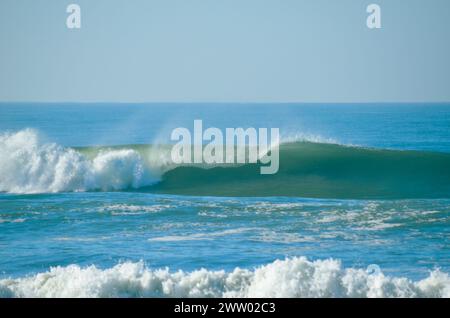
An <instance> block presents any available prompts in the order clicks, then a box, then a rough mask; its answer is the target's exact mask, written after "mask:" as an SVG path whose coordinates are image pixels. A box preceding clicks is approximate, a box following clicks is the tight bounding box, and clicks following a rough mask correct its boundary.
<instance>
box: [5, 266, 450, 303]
mask: <svg viewBox="0 0 450 318" xmlns="http://www.w3.org/2000/svg"><path fill="white" fill-rule="evenodd" d="M0 297H102V298H106V297H256V298H260V297H288V298H298V297H358V298H361V297H411V298H412V297H446V298H448V297H450V277H449V275H448V274H446V273H443V272H440V271H439V270H435V271H433V272H431V273H430V275H429V277H428V278H426V279H423V280H420V281H416V282H414V281H411V280H409V279H407V278H404V277H400V278H394V277H388V276H385V275H384V274H383V273H381V272H379V273H372V274H370V273H368V272H367V271H366V270H363V269H354V268H343V267H342V265H341V263H340V261H338V260H333V259H328V260H318V261H309V260H307V259H306V258H304V257H299V258H291V259H286V260H277V261H275V262H273V263H270V264H267V265H264V266H261V267H258V268H256V269H254V270H247V269H239V268H236V269H234V270H233V271H231V272H226V271H209V270H206V269H200V270H196V271H193V272H184V271H177V272H171V271H170V270H169V269H159V270H151V269H149V268H147V267H146V266H145V265H144V263H142V262H138V263H131V262H128V263H123V264H119V265H116V266H114V267H112V268H109V269H105V270H102V269H99V268H97V267H95V266H89V267H84V268H82V267H79V266H78V265H70V266H67V267H55V268H52V269H51V270H50V271H48V272H45V273H40V274H37V275H34V276H29V277H25V278H17V279H3V280H0Z"/></svg>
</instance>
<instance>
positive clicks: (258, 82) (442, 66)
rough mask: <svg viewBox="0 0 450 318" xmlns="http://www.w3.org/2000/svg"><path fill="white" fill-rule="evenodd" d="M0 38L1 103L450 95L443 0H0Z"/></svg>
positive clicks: (447, 7) (448, 15)
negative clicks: (74, 25) (374, 11)
mask: <svg viewBox="0 0 450 318" xmlns="http://www.w3.org/2000/svg"><path fill="white" fill-rule="evenodd" d="M70 3H77V4H79V5H80V6H81V18H82V28H81V29H80V30H69V29H67V28H66V24H65V23H66V17H67V13H66V7H67V5H68V4H70ZM370 3H377V4H379V5H380V6H381V9H382V29H381V30H369V29H368V28H367V27H366V18H367V13H366V7H367V5H368V4H370ZM0 39H1V41H0V46H1V54H0V101H40V102H50V101H53V102H56V101H68V102H88V101H92V102H98V101H107V102H208V101H212V102H230V101H236V102H422V101H429V102H442V101H450V58H449V57H450V41H449V39H450V1H448V0H409V1H404V0H371V1H364V0H339V1H336V0H309V1H303V0H133V1H125V0H71V1H65V0H57V1H56V0H40V1H35V0H2V1H1V2H0Z"/></svg>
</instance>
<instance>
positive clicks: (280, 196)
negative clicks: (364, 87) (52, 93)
mask: <svg viewBox="0 0 450 318" xmlns="http://www.w3.org/2000/svg"><path fill="white" fill-rule="evenodd" d="M195 119H202V120H203V125H204V127H205V128H207V127H218V128H221V129H225V128H228V127H230V128H236V127H242V128H248V127H255V128H260V127H267V128H271V127H275V128H279V129H280V134H281V145H280V147H279V149H280V169H279V172H278V173H277V174H275V175H260V174H259V165H258V164H245V165H231V166H208V165H206V164H202V165H197V166H196V165H193V166H179V165H173V164H172V163H171V161H170V145H171V141H170V134H171V132H172V130H173V129H174V128H177V127H186V128H189V129H191V130H192V129H193V121H194V120H195ZM449 273H450V104H351V105H345V104H311V105H306V104H148V105H147V104H106V103H105V104H63V103H54V104H31V103H30V104H28V103H14V104H8V103H3V104H0V297H176V296H178V297H450V276H449Z"/></svg>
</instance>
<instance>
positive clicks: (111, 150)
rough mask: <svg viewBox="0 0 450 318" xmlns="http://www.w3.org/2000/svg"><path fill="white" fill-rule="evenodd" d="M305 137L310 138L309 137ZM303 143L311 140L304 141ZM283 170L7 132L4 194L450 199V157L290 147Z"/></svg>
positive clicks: (1, 169) (284, 151) (1, 170)
mask: <svg viewBox="0 0 450 318" xmlns="http://www.w3.org/2000/svg"><path fill="white" fill-rule="evenodd" d="M302 138H304V137H302ZM302 140H303V139H302ZM279 150H280V169H279V171H278V173H277V174H274V175H261V174H260V164H241V165H223V166H220V165H219V166H218V165H207V164H200V165H184V166H180V165H174V164H173V163H172V161H171V156H170V151H171V148H170V146H161V145H124V146H114V147H105V146H99V147H84V148H66V147H62V146H60V145H57V144H54V143H46V142H44V141H43V138H42V137H41V136H40V135H39V133H37V132H36V131H34V130H31V129H26V130H22V131H19V132H17V133H4V134H0V192H10V193H49V192H50V193H54V192H68V191H122V190H127V191H145V192H152V193H165V194H181V195H198V196H247V197H265V196H267V197H269V196H290V197H310V198H338V199H403V198H404V199H414V198H449V197H450V154H449V153H438V152H424V151H399V150H386V149H368V148H362V147H355V146H343V145H339V144H335V143H323V142H322V141H321V142H311V141H293V142H290V141H288V142H287V143H283V144H281V145H280V148H279Z"/></svg>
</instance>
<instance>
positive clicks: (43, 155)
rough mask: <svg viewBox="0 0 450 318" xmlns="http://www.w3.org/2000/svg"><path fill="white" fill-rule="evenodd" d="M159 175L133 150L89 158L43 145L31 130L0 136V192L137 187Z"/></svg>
mask: <svg viewBox="0 0 450 318" xmlns="http://www.w3.org/2000/svg"><path fill="white" fill-rule="evenodd" d="M157 179H158V176H157V175H156V174H155V173H154V172H153V171H150V169H148V168H147V167H146V165H145V164H144V160H143V158H142V157H141V155H140V154H139V153H138V152H137V151H135V150H132V149H121V150H103V151H100V152H99V153H98V154H97V155H96V156H95V157H94V158H92V159H89V158H87V157H86V156H84V155H83V154H81V153H80V152H78V151H76V150H74V149H71V148H65V147H62V146H59V145H57V144H54V143H46V142H44V141H43V138H42V137H41V136H40V135H39V134H38V133H37V132H36V131H34V130H32V129H25V130H22V131H19V132H17V133H4V134H1V135H0V191H3V192H11V193H42V192H62V191H87V190H103V191H108V190H119V189H125V188H138V187H142V186H146V185H150V184H152V183H153V182H155V181H157Z"/></svg>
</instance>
